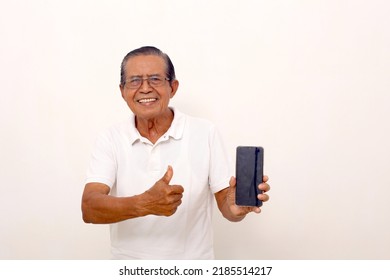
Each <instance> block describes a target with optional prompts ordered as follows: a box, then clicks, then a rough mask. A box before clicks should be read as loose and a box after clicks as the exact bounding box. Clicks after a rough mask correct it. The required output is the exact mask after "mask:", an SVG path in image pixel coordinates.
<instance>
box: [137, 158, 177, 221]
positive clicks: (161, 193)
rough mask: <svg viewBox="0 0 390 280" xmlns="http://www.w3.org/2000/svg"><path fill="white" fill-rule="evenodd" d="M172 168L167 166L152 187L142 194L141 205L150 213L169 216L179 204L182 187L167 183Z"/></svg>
mask: <svg viewBox="0 0 390 280" xmlns="http://www.w3.org/2000/svg"><path fill="white" fill-rule="evenodd" d="M172 177H173V169H172V167H171V166H168V170H167V171H166V172H165V174H164V176H163V177H162V178H161V179H160V180H158V181H157V182H156V183H155V184H154V185H153V187H151V188H150V189H149V190H147V191H146V192H145V193H143V194H142V205H143V206H142V207H143V208H144V210H145V211H146V212H147V213H148V214H151V215H158V216H171V215H173V214H174V213H175V212H176V210H177V207H178V206H179V205H180V204H181V199H182V197H183V192H184V188H183V187H182V186H180V185H169V182H170V181H171V179H172Z"/></svg>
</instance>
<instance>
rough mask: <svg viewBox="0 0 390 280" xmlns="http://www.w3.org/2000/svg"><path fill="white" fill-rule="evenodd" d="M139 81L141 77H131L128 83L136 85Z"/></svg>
mask: <svg viewBox="0 0 390 280" xmlns="http://www.w3.org/2000/svg"><path fill="white" fill-rule="evenodd" d="M140 81H141V79H138V78H137V79H131V80H130V84H132V85H137V84H139V83H140Z"/></svg>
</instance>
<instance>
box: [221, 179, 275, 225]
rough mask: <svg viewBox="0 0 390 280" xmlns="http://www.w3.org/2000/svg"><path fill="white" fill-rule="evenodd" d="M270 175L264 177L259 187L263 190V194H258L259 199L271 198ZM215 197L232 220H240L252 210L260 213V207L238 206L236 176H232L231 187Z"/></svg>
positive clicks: (226, 215) (264, 200)
mask: <svg viewBox="0 0 390 280" xmlns="http://www.w3.org/2000/svg"><path fill="white" fill-rule="evenodd" d="M267 181H268V176H264V177H263V183H261V184H260V185H259V186H258V188H259V190H261V191H263V193H262V194H259V195H258V197H257V198H258V199H259V200H261V201H263V202H266V201H268V200H269V196H268V194H266V192H268V191H269V190H270V186H269V185H268V184H267ZM215 198H216V200H217V203H218V208H219V210H220V211H221V212H222V214H223V216H224V217H225V218H226V219H228V220H229V221H232V222H238V221H241V220H242V219H244V218H245V216H246V215H247V214H248V213H250V212H255V213H260V212H261V209H260V207H250V206H238V205H236V178H234V177H231V178H230V181H229V187H228V188H226V189H224V190H222V191H220V192H218V193H216V194H215Z"/></svg>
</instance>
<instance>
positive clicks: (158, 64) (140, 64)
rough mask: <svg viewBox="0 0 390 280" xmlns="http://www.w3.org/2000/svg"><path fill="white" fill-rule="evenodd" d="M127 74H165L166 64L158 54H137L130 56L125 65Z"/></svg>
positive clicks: (128, 75) (129, 75)
mask: <svg viewBox="0 0 390 280" xmlns="http://www.w3.org/2000/svg"><path fill="white" fill-rule="evenodd" d="M125 71H126V76H127V77H131V76H145V75H165V74H166V65H165V61H164V59H163V58H162V57H160V56H158V55H137V56H134V57H130V58H129V59H128V60H127V62H126V66H125Z"/></svg>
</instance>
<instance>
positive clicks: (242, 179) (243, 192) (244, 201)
mask: <svg viewBox="0 0 390 280" xmlns="http://www.w3.org/2000/svg"><path fill="white" fill-rule="evenodd" d="M263 165H264V149H263V148H262V147H256V146H238V147H237V150H236V182H237V187H236V204H237V205H239V206H257V207H260V206H261V205H262V201H261V200H259V199H258V198H257V195H258V194H260V193H262V191H260V190H259V188H258V185H259V184H261V183H263Z"/></svg>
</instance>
